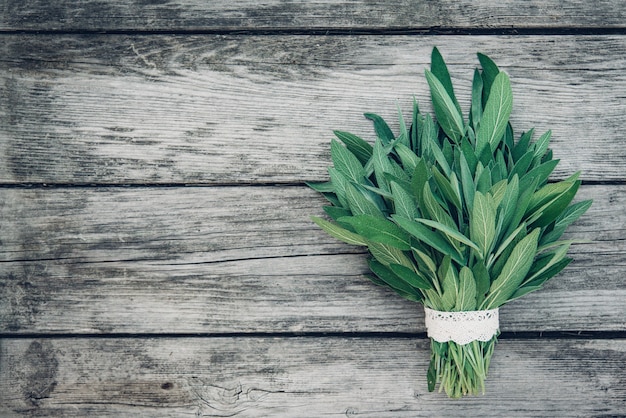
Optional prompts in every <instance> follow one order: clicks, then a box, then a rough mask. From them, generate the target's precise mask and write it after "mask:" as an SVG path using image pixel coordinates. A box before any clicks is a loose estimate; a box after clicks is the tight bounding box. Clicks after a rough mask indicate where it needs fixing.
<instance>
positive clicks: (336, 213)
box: [322, 206, 352, 221]
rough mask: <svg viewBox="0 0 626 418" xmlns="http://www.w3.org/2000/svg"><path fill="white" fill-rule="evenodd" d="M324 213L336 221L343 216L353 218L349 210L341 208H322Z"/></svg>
mask: <svg viewBox="0 0 626 418" xmlns="http://www.w3.org/2000/svg"><path fill="white" fill-rule="evenodd" d="M322 209H324V212H326V214H327V215H328V216H330V217H331V218H333V219H334V220H335V221H336V220H337V219H339V218H341V217H343V216H351V215H352V213H351V212H350V211H349V210H348V209H344V208H340V207H337V206H324V207H322Z"/></svg>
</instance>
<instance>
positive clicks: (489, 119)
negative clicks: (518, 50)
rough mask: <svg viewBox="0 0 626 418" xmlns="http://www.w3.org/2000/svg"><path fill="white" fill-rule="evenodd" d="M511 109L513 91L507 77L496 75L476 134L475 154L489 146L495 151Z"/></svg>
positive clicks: (501, 73) (502, 73)
mask: <svg viewBox="0 0 626 418" xmlns="http://www.w3.org/2000/svg"><path fill="white" fill-rule="evenodd" d="M512 109H513V91H512V90H511V83H510V81H509V76H508V75H506V73H504V72H500V73H498V75H497V76H496V78H495V79H494V81H493V85H492V86H491V92H490V93H489V99H488V100H487V104H486V105H485V109H484V111H483V114H482V117H481V119H480V127H479V128H478V131H477V132H476V152H477V153H478V154H479V155H480V153H481V152H482V151H483V149H485V147H487V146H490V147H491V151H492V152H493V151H495V149H496V148H497V146H498V143H499V141H500V139H501V138H502V136H503V135H504V131H505V129H506V126H507V123H508V122H509V116H510V115H511V110H512Z"/></svg>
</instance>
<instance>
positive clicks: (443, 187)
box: [432, 167, 461, 210]
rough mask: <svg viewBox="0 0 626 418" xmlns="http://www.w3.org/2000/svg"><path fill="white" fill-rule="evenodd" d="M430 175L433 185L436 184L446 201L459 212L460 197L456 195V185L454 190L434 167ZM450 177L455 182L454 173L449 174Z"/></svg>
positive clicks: (448, 181) (449, 182)
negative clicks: (431, 175) (433, 181)
mask: <svg viewBox="0 0 626 418" xmlns="http://www.w3.org/2000/svg"><path fill="white" fill-rule="evenodd" d="M432 173H433V178H434V179H435V183H437V187H439V190H440V191H441V193H442V194H443V196H444V197H445V198H446V200H447V201H448V202H450V203H452V204H453V205H454V206H455V207H456V208H457V209H459V210H461V196H460V195H457V190H458V184H457V187H456V188H455V187H454V186H453V185H452V183H451V181H450V180H448V179H447V178H446V177H445V176H444V175H443V174H441V172H439V170H437V168H436V167H433V169H432ZM451 177H453V179H454V180H455V181H457V178H456V175H455V174H454V172H453V173H451Z"/></svg>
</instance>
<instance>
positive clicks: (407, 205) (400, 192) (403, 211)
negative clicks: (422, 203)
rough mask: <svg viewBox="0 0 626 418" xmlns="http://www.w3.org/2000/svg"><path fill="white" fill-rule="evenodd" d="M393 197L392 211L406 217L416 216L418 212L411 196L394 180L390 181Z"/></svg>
mask: <svg viewBox="0 0 626 418" xmlns="http://www.w3.org/2000/svg"><path fill="white" fill-rule="evenodd" d="M391 191H392V193H393V199H394V212H395V213H397V214H398V215H400V216H403V217H405V218H408V219H413V218H417V217H418V216H419V212H418V210H417V205H416V203H415V200H414V199H413V197H412V196H411V195H410V194H409V193H408V192H407V191H406V190H405V189H404V188H403V187H401V186H399V185H398V183H396V182H395V181H392V182H391Z"/></svg>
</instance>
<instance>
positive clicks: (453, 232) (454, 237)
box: [415, 218, 480, 252]
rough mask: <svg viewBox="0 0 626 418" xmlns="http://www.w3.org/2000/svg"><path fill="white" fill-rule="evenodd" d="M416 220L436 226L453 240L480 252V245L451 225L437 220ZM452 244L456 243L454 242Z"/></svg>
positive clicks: (435, 227) (432, 226)
mask: <svg viewBox="0 0 626 418" xmlns="http://www.w3.org/2000/svg"><path fill="white" fill-rule="evenodd" d="M415 220H416V221H417V222H421V223H423V224H424V225H426V226H429V227H431V228H434V229H437V230H439V231H441V232H443V233H444V234H445V235H446V236H447V237H448V238H449V239H450V240H452V241H457V242H460V243H462V244H465V245H467V246H469V247H471V248H473V249H475V250H476V251H479V252H480V248H478V246H477V245H476V244H474V243H473V242H472V241H471V240H470V239H469V238H467V237H466V236H465V235H463V234H461V233H460V232H458V231H456V230H454V229H452V228H450V227H449V226H446V225H444V224H441V223H439V222H436V221H431V220H430V219H422V218H417V219H415ZM452 244H453V245H454V243H452Z"/></svg>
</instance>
